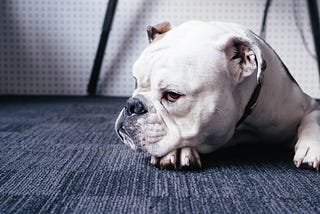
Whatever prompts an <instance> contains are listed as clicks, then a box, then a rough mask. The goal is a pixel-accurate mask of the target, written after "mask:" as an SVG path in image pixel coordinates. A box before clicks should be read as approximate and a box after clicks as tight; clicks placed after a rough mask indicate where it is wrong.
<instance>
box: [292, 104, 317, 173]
mask: <svg viewBox="0 0 320 214" xmlns="http://www.w3.org/2000/svg"><path fill="white" fill-rule="evenodd" d="M293 160H294V163H295V165H296V166H297V167H299V166H300V165H301V164H302V163H306V164H308V166H309V167H311V168H315V169H317V170H319V165H320V109H319V108H318V109H316V110H314V111H312V112H311V113H309V114H307V115H306V116H305V117H304V118H303V120H302V121H301V124H300V126H299V130H298V142H297V143H296V145H295V156H294V159H293Z"/></svg>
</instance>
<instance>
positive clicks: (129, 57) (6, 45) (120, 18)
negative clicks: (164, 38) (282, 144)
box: [0, 0, 320, 97]
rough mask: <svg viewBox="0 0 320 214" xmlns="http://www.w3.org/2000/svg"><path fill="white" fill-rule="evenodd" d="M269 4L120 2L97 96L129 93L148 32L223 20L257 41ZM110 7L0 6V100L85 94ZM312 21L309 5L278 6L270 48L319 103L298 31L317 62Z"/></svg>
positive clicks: (36, 2)
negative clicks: (151, 28) (157, 27)
mask: <svg viewBox="0 0 320 214" xmlns="http://www.w3.org/2000/svg"><path fill="white" fill-rule="evenodd" d="M264 4H265V1H262V0H261V1H257V0H242V1H238V0H215V1H208V0H197V1H194V0H175V1H172V0H157V1H150V0H134V1H132V0H120V1H119V3H118V8H117V12H116V16H115V20H114V24H113V28H112V31H111V35H110V38H109V44H108V47H107V51H106V54H105V59H104V62H103V67H102V71H101V77H100V82H99V87H98V92H99V93H100V94H103V95H117V96H128V95H129V94H130V93H131V92H132V90H133V87H134V82H133V79H132V77H131V67H132V64H133V63H134V61H135V60H136V59H137V57H138V56H139V54H140V52H141V51H142V50H143V48H144V47H145V46H146V45H148V41H147V37H146V32H145V29H146V26H147V25H151V24H156V23H158V22H162V21H170V22H171V23H172V24H173V25H177V24H180V23H182V22H184V21H187V20H191V19H200V20H208V21H210V20H222V21H230V22H237V23H239V24H242V25H245V26H247V27H249V28H251V29H252V30H253V31H255V32H256V33H259V31H260V25H261V21H262V14H263V10H264ZM294 4H296V7H295V10H294ZM106 5H107V1H103V0H90V1H88V0H64V1H63V0H59V1H51V0H31V1H30V0H3V1H0V16H1V18H0V94H77V95H83V94H86V87H87V83H88V79H89V75H90V72H91V68H92V64H93V60H94V56H95V52H96V48H97V45H98V40H99V37H100V31H101V26H102V21H103V18H104V13H105V9H106ZM294 11H296V12H295V14H296V18H297V19H296V20H298V21H295V19H294V17H295V16H294ZM308 18H309V16H308V14H307V7H306V4H305V1H299V0H292V1H291V0H286V1H283V0H273V4H272V6H271V8H270V13H269V19H268V25H267V41H268V42H269V43H270V44H271V45H272V46H273V47H274V49H275V50H276V51H277V52H278V54H279V55H280V56H281V57H282V59H283V61H284V62H285V64H286V65H287V66H288V68H289V70H290V71H291V73H292V74H293V76H294V77H295V78H296V79H297V81H298V82H299V84H300V85H301V86H302V88H303V89H304V90H305V91H306V92H307V93H309V94H310V95H312V96H316V97H320V90H319V78H318V76H317V74H318V71H317V64H316V61H315V60H314V59H313V58H312V57H311V56H310V55H309V53H308V52H307V51H306V49H305V47H304V46H303V43H302V40H301V37H300V34H299V31H298V28H297V25H298V26H300V28H301V30H302V32H303V33H304V36H305V38H306V42H307V45H308V47H309V49H310V51H311V53H312V54H314V53H315V51H314V47H313V40H312V35H311V28H310V24H309V19H308Z"/></svg>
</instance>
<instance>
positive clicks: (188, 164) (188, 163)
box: [184, 157, 190, 166]
mask: <svg viewBox="0 0 320 214" xmlns="http://www.w3.org/2000/svg"><path fill="white" fill-rule="evenodd" d="M184 161H185V163H186V166H190V159H189V157H185V159H184Z"/></svg>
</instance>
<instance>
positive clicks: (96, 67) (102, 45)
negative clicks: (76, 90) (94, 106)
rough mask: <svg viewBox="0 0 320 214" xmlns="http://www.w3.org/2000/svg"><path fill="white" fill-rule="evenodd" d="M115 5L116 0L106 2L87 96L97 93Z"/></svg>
mask: <svg viewBox="0 0 320 214" xmlns="http://www.w3.org/2000/svg"><path fill="white" fill-rule="evenodd" d="M117 3H118V0H109V2H108V7H107V10H106V15H105V17H104V22H103V27H102V32H101V36H100V41H99V45H98V49H97V53H96V57H95V59H94V64H93V67H92V71H91V76H90V80H89V84H88V88H87V92H88V94H89V95H96V92H97V83H98V81H99V75H100V70H101V64H102V60H103V56H104V52H105V49H106V46H107V42H108V38H109V33H110V30H111V25H112V21H113V17H114V14H115V11H116V6H117Z"/></svg>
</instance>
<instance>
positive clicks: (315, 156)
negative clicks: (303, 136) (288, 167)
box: [293, 140, 320, 170]
mask: <svg viewBox="0 0 320 214" xmlns="http://www.w3.org/2000/svg"><path fill="white" fill-rule="evenodd" d="M293 161H294V164H295V165H296V167H300V166H301V165H302V164H307V165H308V166H309V167H310V168H314V169H317V170H319V165H320V142H316V141H301V140H300V141H299V142H298V143H297V144H296V146H295V155H294V158H293Z"/></svg>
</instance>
